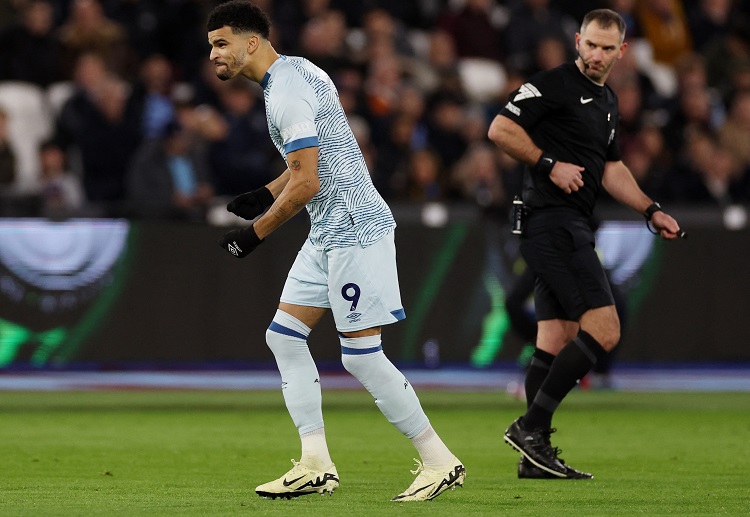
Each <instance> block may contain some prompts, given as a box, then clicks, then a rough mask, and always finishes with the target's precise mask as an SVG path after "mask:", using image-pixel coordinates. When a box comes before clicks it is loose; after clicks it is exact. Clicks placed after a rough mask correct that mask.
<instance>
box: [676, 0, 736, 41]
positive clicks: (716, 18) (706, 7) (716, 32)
mask: <svg viewBox="0 0 750 517" xmlns="http://www.w3.org/2000/svg"><path fill="white" fill-rule="evenodd" d="M733 3H734V2H733V0H698V1H697V2H694V3H693V5H691V6H690V7H689V8H688V12H687V19H688V26H689V27H690V35H691V37H692V40H693V47H694V48H695V50H696V52H702V51H703V50H705V49H706V48H707V47H708V46H709V45H711V44H713V43H714V42H716V41H720V40H722V39H724V38H726V37H727V35H728V34H729V27H730V22H731V20H732V14H733V9H732V7H733V5H732V4H733Z"/></svg>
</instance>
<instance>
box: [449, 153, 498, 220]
mask: <svg viewBox="0 0 750 517" xmlns="http://www.w3.org/2000/svg"><path fill="white" fill-rule="evenodd" d="M451 183H452V185H453V187H454V189H455V190H456V192H457V194H458V195H460V197H461V198H462V199H464V200H466V201H470V202H472V203H474V204H476V206H478V207H480V208H481V209H482V211H483V212H485V213H487V214H492V215H496V216H499V217H503V218H505V217H507V214H508V208H509V206H510V205H509V199H508V198H509V195H508V192H507V191H506V187H505V185H504V182H503V174H502V165H501V163H500V160H499V159H498V150H497V149H496V148H494V147H493V146H492V145H491V144H490V143H488V142H475V143H473V144H471V146H470V147H469V148H468V150H467V151H466V154H465V155H464V156H462V157H461V159H460V160H459V161H458V163H456V165H455V167H454V168H453V170H452V171H451Z"/></svg>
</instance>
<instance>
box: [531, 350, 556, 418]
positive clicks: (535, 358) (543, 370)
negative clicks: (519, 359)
mask: <svg viewBox="0 0 750 517" xmlns="http://www.w3.org/2000/svg"><path fill="white" fill-rule="evenodd" d="M554 360H555V356H554V355H552V354H550V353H549V352H545V351H544V350H541V349H539V348H537V349H535V350H534V355H532V356H531V361H530V362H529V367H528V369H527V370H526V379H525V381H524V388H525V389H526V408H527V409H528V407H529V406H530V405H531V403H532V402H534V397H536V394H537V392H538V391H539V387H540V386H541V385H542V383H543V382H544V379H546V378H547V374H548V373H549V369H550V366H551V365H552V361H554Z"/></svg>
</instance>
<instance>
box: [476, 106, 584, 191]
mask: <svg viewBox="0 0 750 517" xmlns="http://www.w3.org/2000/svg"><path fill="white" fill-rule="evenodd" d="M487 136H488V137H489V139H490V140H492V141H493V142H494V143H495V144H496V145H497V146H498V147H500V148H501V149H502V150H504V151H505V152H506V153H508V155H510V157H511V158H514V159H516V160H518V161H519V162H522V163H525V164H527V165H530V166H532V168H533V169H534V170H538V171H541V172H542V173H546V174H548V175H549V177H550V180H552V183H554V184H555V185H557V186H558V187H559V188H561V189H562V190H564V191H565V193H566V194H570V193H571V192H575V191H577V190H578V189H579V188H580V187H582V186H583V176H582V173H583V170H584V169H583V167H580V166H578V165H575V164H572V163H565V162H559V161H557V160H556V159H555V158H554V157H552V156H550V155H547V154H545V153H544V151H543V150H542V149H540V148H539V147H537V145H536V144H535V143H534V141H533V140H532V139H531V137H530V136H529V134H528V133H527V132H526V130H525V129H524V128H523V127H521V126H520V125H519V124H518V123H516V122H514V121H513V120H511V119H509V118H508V117H506V116H504V115H498V116H496V117H495V120H493V121H492V124H490V129H489V132H488V133H487Z"/></svg>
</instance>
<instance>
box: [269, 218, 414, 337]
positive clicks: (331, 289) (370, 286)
mask: <svg viewBox="0 0 750 517" xmlns="http://www.w3.org/2000/svg"><path fill="white" fill-rule="evenodd" d="M281 301H282V302H284V303H291V304H293V305H303V306H306V307H321V308H325V309H331V311H332V312H333V319H334V321H335V322H336V329H337V330H338V331H339V332H354V331H357V330H364V329H368V328H371V327H379V326H382V325H388V324H390V323H395V322H397V321H399V320H402V319H404V318H405V317H406V314H405V313H404V308H403V305H402V304H401V293H400V291H399V285H398V273H397V270H396V246H395V244H394V232H391V233H389V234H388V235H385V236H384V237H383V238H382V239H380V240H379V241H377V242H376V243H374V244H371V245H370V246H368V247H366V248H363V247H362V246H351V247H349V248H338V249H333V250H329V251H320V250H316V249H315V248H314V247H313V246H312V244H310V241H309V240H305V244H304V245H303V246H302V249H301V250H300V251H299V253H297V258H296V259H295V261H294V264H292V268H291V269H290V270H289V275H288V276H287V279H286V283H285V284H284V289H283V291H282V292H281Z"/></svg>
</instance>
